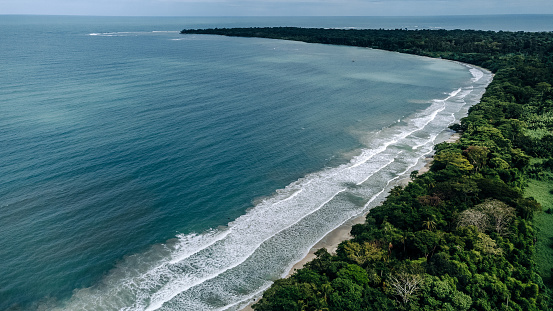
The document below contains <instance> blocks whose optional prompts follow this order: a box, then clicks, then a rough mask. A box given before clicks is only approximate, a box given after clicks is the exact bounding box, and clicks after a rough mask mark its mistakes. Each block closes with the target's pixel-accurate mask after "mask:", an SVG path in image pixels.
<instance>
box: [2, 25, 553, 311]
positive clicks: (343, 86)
mask: <svg viewBox="0 0 553 311" xmlns="http://www.w3.org/2000/svg"><path fill="white" fill-rule="evenodd" d="M505 18H507V17H505ZM475 19H478V20H480V17H465V19H464V20H463V19H458V18H454V19H447V20H442V19H441V18H434V19H432V18H430V19H426V20H424V19H420V18H412V19H402V20H401V21H400V20H398V19H394V18H388V19H386V18H374V19H370V18H351V19H346V18H326V19H325V18H219V19H216V18H98V17H44V16H2V19H0V27H1V29H2V31H1V32H0V42H2V48H1V49H0V64H1V65H0V66H1V68H2V74H1V75H0V85H2V87H1V88H0V145H1V146H2V148H0V159H2V162H0V199H1V201H0V245H2V247H1V248H0V274H1V275H0V310H4V309H6V308H8V307H14V306H15V307H20V308H22V309H36V308H39V309H45V310H57V309H59V310H211V309H213V310H214V309H220V310H225V309H229V310H232V309H236V308H239V307H240V306H242V305H243V304H244V302H245V301H247V300H248V299H251V298H252V297H254V296H256V295H258V294H259V293H260V291H261V290H262V289H263V288H266V287H267V286H268V285H270V282H271V280H273V279H275V278H277V277H279V276H281V275H283V274H284V273H286V271H287V269H288V268H289V267H290V265H291V264H292V263H293V262H294V261H297V260H298V259H299V258H301V257H302V256H303V255H304V254H305V252H306V251H307V250H309V248H310V247H311V246H312V245H313V244H315V243H316V242H317V241H318V240H319V239H320V238H321V237H323V236H324V235H325V234H326V233H327V232H329V231H331V230H332V229H333V228H335V227H337V226H339V225H340V224H342V223H343V222H344V221H347V220H348V219H350V218H352V217H354V216H356V215H359V214H362V213H363V212H365V211H367V210H368V209H369V208H370V207H372V206H374V205H375V204H376V203H377V202H378V201H379V200H380V199H381V198H382V197H383V196H385V194H386V190H387V189H389V187H391V186H393V185H394V183H395V182H397V181H398V180H399V178H400V177H401V176H403V175H405V174H408V172H409V171H410V170H412V169H415V168H417V167H418V166H420V165H421V161H420V160H421V158H422V157H423V156H424V155H425V154H428V153H429V152H431V149H432V145H433V144H435V143H436V142H438V141H440V140H441V139H443V138H444V137H446V136H447V130H445V129H446V128H447V126H448V125H449V124H450V123H452V122H454V121H455V119H458V118H459V117H461V116H462V115H463V114H464V113H466V109H468V107H469V106H470V105H472V104H474V103H475V102H476V101H477V100H478V98H479V96H480V95H481V94H482V92H483V90H484V89H483V88H484V87H485V85H486V84H487V83H488V82H489V81H490V79H491V76H490V75H489V73H487V72H485V71H482V70H480V69H477V68H471V67H467V66H465V65H462V64H457V63H452V62H447V61H442V60H433V59H428V58H421V57H416V56H411V55H402V54H398V53H390V52H383V51H375V50H369V49H362V48H352V47H339V46H325V45H316V44H305V43H300V42H286V41H278V40H266V39H252V38H226V37H218V36H201V35H187V36H183V35H180V34H178V31H179V30H180V29H182V28H198V27H215V26H218V27H229V26H280V25H294V26H314V27H360V28H396V27H392V26H391V25H392V24H398V25H399V26H398V27H397V28H405V27H415V26H418V27H442V28H465V27H460V26H459V25H461V24H463V23H464V25H475ZM509 19H512V17H509ZM521 19H522V18H521ZM492 20H493V19H492ZM530 20H531V21H533V24H532V22H527V23H525V25H527V28H528V27H529V28H532V29H534V30H536V29H537V28H536V27H538V28H539V27H542V25H547V23H546V22H545V20H542V22H541V23H539V22H536V20H540V19H536V18H532V19H528V20H527V21H530ZM548 21H549V20H548ZM414 22H417V25H415V24H414ZM481 23H483V22H482V21H481ZM498 23H499V22H496V23H495V24H494V25H495V26H493V27H500V26H497V25H498ZM503 23H504V24H509V25H512V23H508V21H505V20H503ZM492 24H493V23H492ZM499 24H500V23H499ZM523 24H524V23H523ZM376 25H380V27H378V26H376ZM408 25H411V26H408ZM480 25H484V24H480ZM528 25H529V26H528ZM493 27H492V26H490V29H493ZM543 27H546V26H543ZM547 27H549V26H547ZM482 28H485V27H484V26H482ZM486 29H487V28H486ZM523 30H531V29H523ZM539 30H542V29H539Z"/></svg>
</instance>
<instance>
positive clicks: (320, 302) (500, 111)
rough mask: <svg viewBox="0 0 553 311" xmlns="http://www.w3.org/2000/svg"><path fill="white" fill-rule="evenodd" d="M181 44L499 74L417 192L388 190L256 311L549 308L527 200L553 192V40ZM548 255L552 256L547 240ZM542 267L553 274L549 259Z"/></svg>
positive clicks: (337, 35) (335, 38)
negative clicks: (300, 48) (396, 56)
mask: <svg viewBox="0 0 553 311" xmlns="http://www.w3.org/2000/svg"><path fill="white" fill-rule="evenodd" d="M182 33H184V34H186V33H203V34H219V35H229V36H242V37H265V38H275V39H287V40H298V41H305V42H314V43H326V44H340V45H351V46H361V47H370V48H378V49H384V50H390V51H398V52H403V53H411V54H417V55H424V56H431V57H441V58H445V59H451V60H457V61H462V62H466V63H471V64H474V65H479V66H482V67H485V68H487V69H490V70H491V71H493V72H494V73H495V77H494V79H493V82H492V83H491V84H490V85H489V86H488V88H487V90H486V93H485V94H484V95H483V97H482V99H481V102H480V103H479V104H477V105H475V106H473V107H472V108H471V109H470V110H469V114H468V116H467V117H465V118H463V119H462V120H461V122H460V124H456V125H453V126H452V129H454V130H456V131H459V132H461V133H462V136H461V138H460V140H459V141H458V142H456V143H442V144H438V145H437V146H436V147H435V150H436V153H435V156H434V161H433V162H432V166H431V170H430V171H429V172H428V173H425V174H422V175H417V173H416V172H414V173H413V174H411V178H412V182H411V183H409V184H408V185H407V186H405V187H399V186H398V187H395V188H394V189H392V191H391V192H390V194H389V195H388V197H387V199H386V201H385V202H384V203H383V204H382V205H381V206H378V207H375V208H374V209H372V210H371V211H370V213H369V214H368V215H367V219H366V222H365V223H364V224H360V225H355V226H354V227H353V228H352V231H351V233H352V236H353V239H351V240H348V241H344V242H343V243H341V244H340V246H339V247H338V250H337V252H336V254H334V255H333V254H330V253H328V252H327V251H326V250H325V249H320V250H318V251H317V253H316V255H317V257H316V259H314V260H313V261H311V262H309V263H308V264H306V266H305V267H304V268H303V269H301V270H297V271H296V272H295V273H294V274H293V275H292V276H291V277H289V278H287V279H280V280H277V281H276V282H275V283H274V284H273V286H271V288H269V289H268V290H267V291H266V292H265V293H264V295H263V298H262V299H261V300H259V301H258V302H257V303H256V304H255V305H254V306H253V308H254V310H286V311H290V310H298V311H299V310H524V311H530V310H549V309H552V305H553V304H552V303H551V298H550V289H549V287H548V286H547V285H549V286H550V285H551V282H552V281H551V275H550V274H551V271H544V269H541V270H539V269H538V264H541V266H542V267H543V266H544V263H543V262H541V263H538V262H537V259H536V258H538V257H537V256H536V241H537V240H538V239H540V238H542V237H546V236H547V237H550V236H551V233H550V232H547V234H539V233H538V230H537V227H536V226H535V225H534V222H535V220H536V219H537V218H536V216H538V215H544V214H540V213H544V212H541V205H540V204H539V203H538V202H537V201H536V200H535V199H534V198H532V197H525V196H524V193H525V188H526V187H527V185H528V183H529V182H532V183H535V184H539V185H542V186H543V185H545V186H543V187H547V186H550V187H552V188H553V88H552V87H551V85H552V84H553V33H552V32H542V33H525V32H492V31H471V30H452V31H446V30H418V31H409V30H339V29H302V28H288V27H280V28H242V29H208V30H183V31H182ZM532 189H534V191H535V189H538V188H537V187H536V186H534V187H533V188H532ZM540 189H541V188H540ZM550 189H551V188H550ZM539 193H540V194H541V196H543V198H541V201H542V202H543V201H547V200H549V201H551V199H552V197H553V189H551V190H549V191H547V193H543V191H541V190H540V192H539ZM546 212H549V213H550V214H551V213H552V211H551V210H550V209H548V210H547V211H546ZM548 239H549V238H548ZM541 242H543V241H541ZM542 244H543V243H542ZM544 245H547V247H549V248H551V241H549V242H546V243H545V244H544ZM547 251H550V250H547ZM540 258H542V259H540V260H541V261H547V262H546V263H545V266H547V267H549V266H552V263H551V262H552V261H553V258H549V257H546V258H545V259H544V258H543V257H540ZM538 271H541V272H540V273H539V272H538Z"/></svg>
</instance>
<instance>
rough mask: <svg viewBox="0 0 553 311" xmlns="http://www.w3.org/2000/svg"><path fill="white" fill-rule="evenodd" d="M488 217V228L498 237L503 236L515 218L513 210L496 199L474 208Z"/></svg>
mask: <svg viewBox="0 0 553 311" xmlns="http://www.w3.org/2000/svg"><path fill="white" fill-rule="evenodd" d="M475 209H476V210H479V211H481V212H482V213H484V214H486V215H487V216H488V221H489V226H490V227H491V228H493V230H495V232H497V233H498V234H500V235H505V234H506V233H507V229H508V227H509V225H510V224H511V222H512V220H513V218H514V217H515V209H514V208H512V207H510V206H509V205H507V204H505V203H503V202H502V201H499V200H497V199H488V200H486V201H484V203H481V204H478V205H476V206H475Z"/></svg>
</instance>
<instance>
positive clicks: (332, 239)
mask: <svg viewBox="0 0 553 311" xmlns="http://www.w3.org/2000/svg"><path fill="white" fill-rule="evenodd" d="M460 138H461V133H453V134H452V135H451V136H450V137H449V138H448V139H447V140H446V141H445V142H447V143H454V142H456V141H458V140H459V139H460ZM432 159H433V158H432V156H428V157H426V158H425V159H424V161H425V164H424V166H423V167H422V168H421V169H419V170H418V172H419V175H422V174H424V173H426V172H428V171H429V170H430V166H431V164H432ZM410 181H411V180H410V179H409V178H405V179H403V180H400V181H399V182H398V184H399V185H402V186H405V185H406V184H407V183H409V182H410ZM369 212H370V211H368V212H367V213H365V214H363V215H360V216H358V217H356V218H354V219H350V220H348V221H346V222H345V223H343V224H342V225H341V226H339V227H338V228H336V229H334V230H332V231H330V232H329V233H328V234H327V235H325V236H324V237H323V238H322V239H321V240H320V241H319V242H318V243H317V244H315V246H313V247H312V248H311V249H310V250H309V253H307V255H305V257H303V258H302V259H301V260H300V261H298V262H297V263H296V264H294V266H292V269H290V271H289V272H288V275H287V276H286V277H289V276H290V275H292V274H293V273H294V272H295V271H296V270H299V269H301V268H302V267H303V266H304V265H305V264H306V263H308V262H309V261H311V260H313V259H314V258H315V252H316V251H317V250H319V249H321V248H326V249H327V250H328V252H329V253H331V254H334V253H335V252H336V249H337V248H338V245H340V243H342V242H343V241H345V240H349V239H351V235H350V231H351V227H353V226H354V225H356V224H362V223H364V222H365V218H366V216H367V214H368V213H369ZM256 301H257V300H256ZM254 303H255V302H252V303H250V304H249V305H248V306H246V307H245V308H243V309H242V310H241V311H253V309H252V308H251V305H253V304H254Z"/></svg>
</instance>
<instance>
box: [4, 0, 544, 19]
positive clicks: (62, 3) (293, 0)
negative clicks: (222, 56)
mask: <svg viewBox="0 0 553 311" xmlns="http://www.w3.org/2000/svg"><path fill="white" fill-rule="evenodd" d="M1 14H40V15H99V16H425V15H481V14H553V1H552V0H0V15H1Z"/></svg>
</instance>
